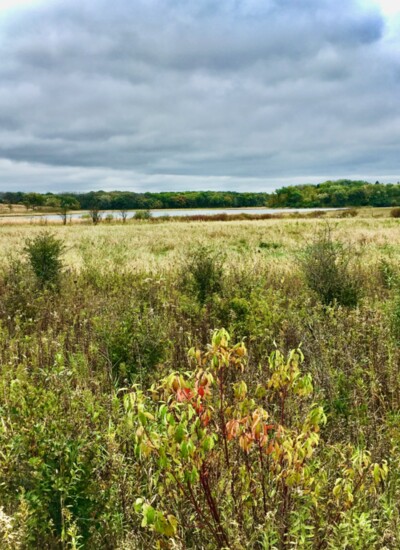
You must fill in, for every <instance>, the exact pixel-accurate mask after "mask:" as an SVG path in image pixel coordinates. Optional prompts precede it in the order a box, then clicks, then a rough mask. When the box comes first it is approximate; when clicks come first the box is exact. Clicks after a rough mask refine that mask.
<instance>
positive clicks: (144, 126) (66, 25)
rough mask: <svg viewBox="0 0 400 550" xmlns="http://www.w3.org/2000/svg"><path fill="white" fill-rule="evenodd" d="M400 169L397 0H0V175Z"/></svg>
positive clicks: (58, 179)
mask: <svg viewBox="0 0 400 550" xmlns="http://www.w3.org/2000/svg"><path fill="white" fill-rule="evenodd" d="M337 178H353V179H366V180H368V181H376V180H379V181H382V182H388V181H394V182H396V181H399V180H400V0H380V1H378V0H191V1H187V0H113V1H112V2H109V1H105V0H0V191H6V190H7V191H17V190H20V191H40V192H48V191H51V192H60V191H89V190H97V189H103V190H113V189H121V190H132V191H138V192H143V191H163V190H170V191H179V190H182V191H183V190H197V189H203V190H234V191H265V192H270V191H272V190H273V189H276V188H277V187H281V186H283V185H291V184H297V183H306V182H310V183H317V182H320V181H325V180H327V179H337Z"/></svg>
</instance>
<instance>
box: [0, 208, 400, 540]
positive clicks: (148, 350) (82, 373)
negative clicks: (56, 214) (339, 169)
mask: <svg viewBox="0 0 400 550" xmlns="http://www.w3.org/2000/svg"><path fill="white" fill-rule="evenodd" d="M387 212H388V211H386V210H383V209H382V210H381V211H379V210H371V211H368V210H365V211H363V212H362V213H361V214H359V215H358V216H356V217H354V218H335V217H334V214H332V215H330V216H328V220H326V219H317V218H315V219H312V218H305V219H291V218H285V219H270V220H257V221H245V220H244V221H225V222H217V221H213V222H193V221H185V222H182V221H176V222H175V221H168V222H157V223H154V222H152V221H151V220H145V221H132V222H129V223H126V224H122V223H110V224H107V223H101V224H99V225H97V226H93V225H89V224H71V225H67V226H61V225H60V224H54V225H50V224H49V225H47V226H46V227H41V226H40V225H31V224H9V223H6V222H5V221H4V220H3V221H2V223H1V224H0V254H1V266H2V267H1V273H0V296H1V298H0V333H1V337H0V354H1V367H0V369H1V370H0V541H2V542H1V544H0V546H1V548H6V549H14V548H43V549H45V548H48V549H53V548H55V549H58V548H63V549H64V548H75V549H78V548H85V549H86V548H87V549H94V548H96V549H97V548H99V549H100V548H101V549H102V548H104V549H121V550H122V549H128V550H129V549H141V548H169V549H182V550H183V549H196V550H197V549H203V548H204V549H214V548H217V549H218V548H219V549H223V548H231V549H235V550H236V549H237V550H239V549H242V548H248V549H289V548H297V549H342V548H343V549H349V550H350V549H351V550H355V549H359V550H364V549H377V550H378V549H379V550H380V549H383V548H386V549H393V550H394V549H397V548H399V547H400V515H399V509H400V507H399V504H400V449H399V446H400V424H399V422H400V410H399V408H400V371H399V366H400V348H399V345H400V231H399V227H400V226H399V223H400V222H399V221H398V220H396V219H393V218H390V217H388V214H387ZM51 235H54V237H55V238H54V239H53V240H52V237H51ZM59 241H60V242H59ZM38 243H41V244H40V246H38ZM54 243H56V244H55V245H54ZM57 243H59V244H62V251H61V256H60V259H61V264H59V263H57V262H55V263H54V264H51V261H52V259H54V257H55V256H57V252H55V250H56V249H57ZM52 245H54V247H53V248H51V247H52ZM35 246H36V248H35ZM35 251H36V252H35ZM35 253H36V256H35ZM38 254H39V261H35V258H36V260H37V258H38ZM40 254H42V256H40ZM49 265H52V266H53V268H54V269H53V268H52V269H53V271H52V270H51V269H50V271H49V270H48V266H49ZM189 350H191V351H189Z"/></svg>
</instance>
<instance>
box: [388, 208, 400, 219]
mask: <svg viewBox="0 0 400 550" xmlns="http://www.w3.org/2000/svg"><path fill="white" fill-rule="evenodd" d="M390 216H391V217H392V218H400V208H399V207H397V208H392V209H391V211H390Z"/></svg>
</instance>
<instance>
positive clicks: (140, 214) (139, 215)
mask: <svg viewBox="0 0 400 550" xmlns="http://www.w3.org/2000/svg"><path fill="white" fill-rule="evenodd" d="M134 218H135V220H149V219H150V218H151V212H150V210H137V211H136V212H135V215H134Z"/></svg>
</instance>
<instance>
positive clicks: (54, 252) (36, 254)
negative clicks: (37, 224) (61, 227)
mask: <svg viewBox="0 0 400 550" xmlns="http://www.w3.org/2000/svg"><path fill="white" fill-rule="evenodd" d="M24 252H25V254H26V255H27V257H28V261H29V264H30V266H31V268H32V270H33V272H34V274H35V276H36V278H37V280H38V282H39V285H40V286H41V287H44V286H46V285H49V284H50V285H57V283H58V282H59V278H60V274H61V270H62V267H63V264H62V261H61V256H62V254H63V252H64V245H63V242H62V241H61V240H60V239H57V238H56V237H55V236H54V235H52V234H51V233H49V232H47V231H43V232H41V233H39V235H37V237H35V238H34V239H27V240H26V241H25V248H24Z"/></svg>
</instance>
